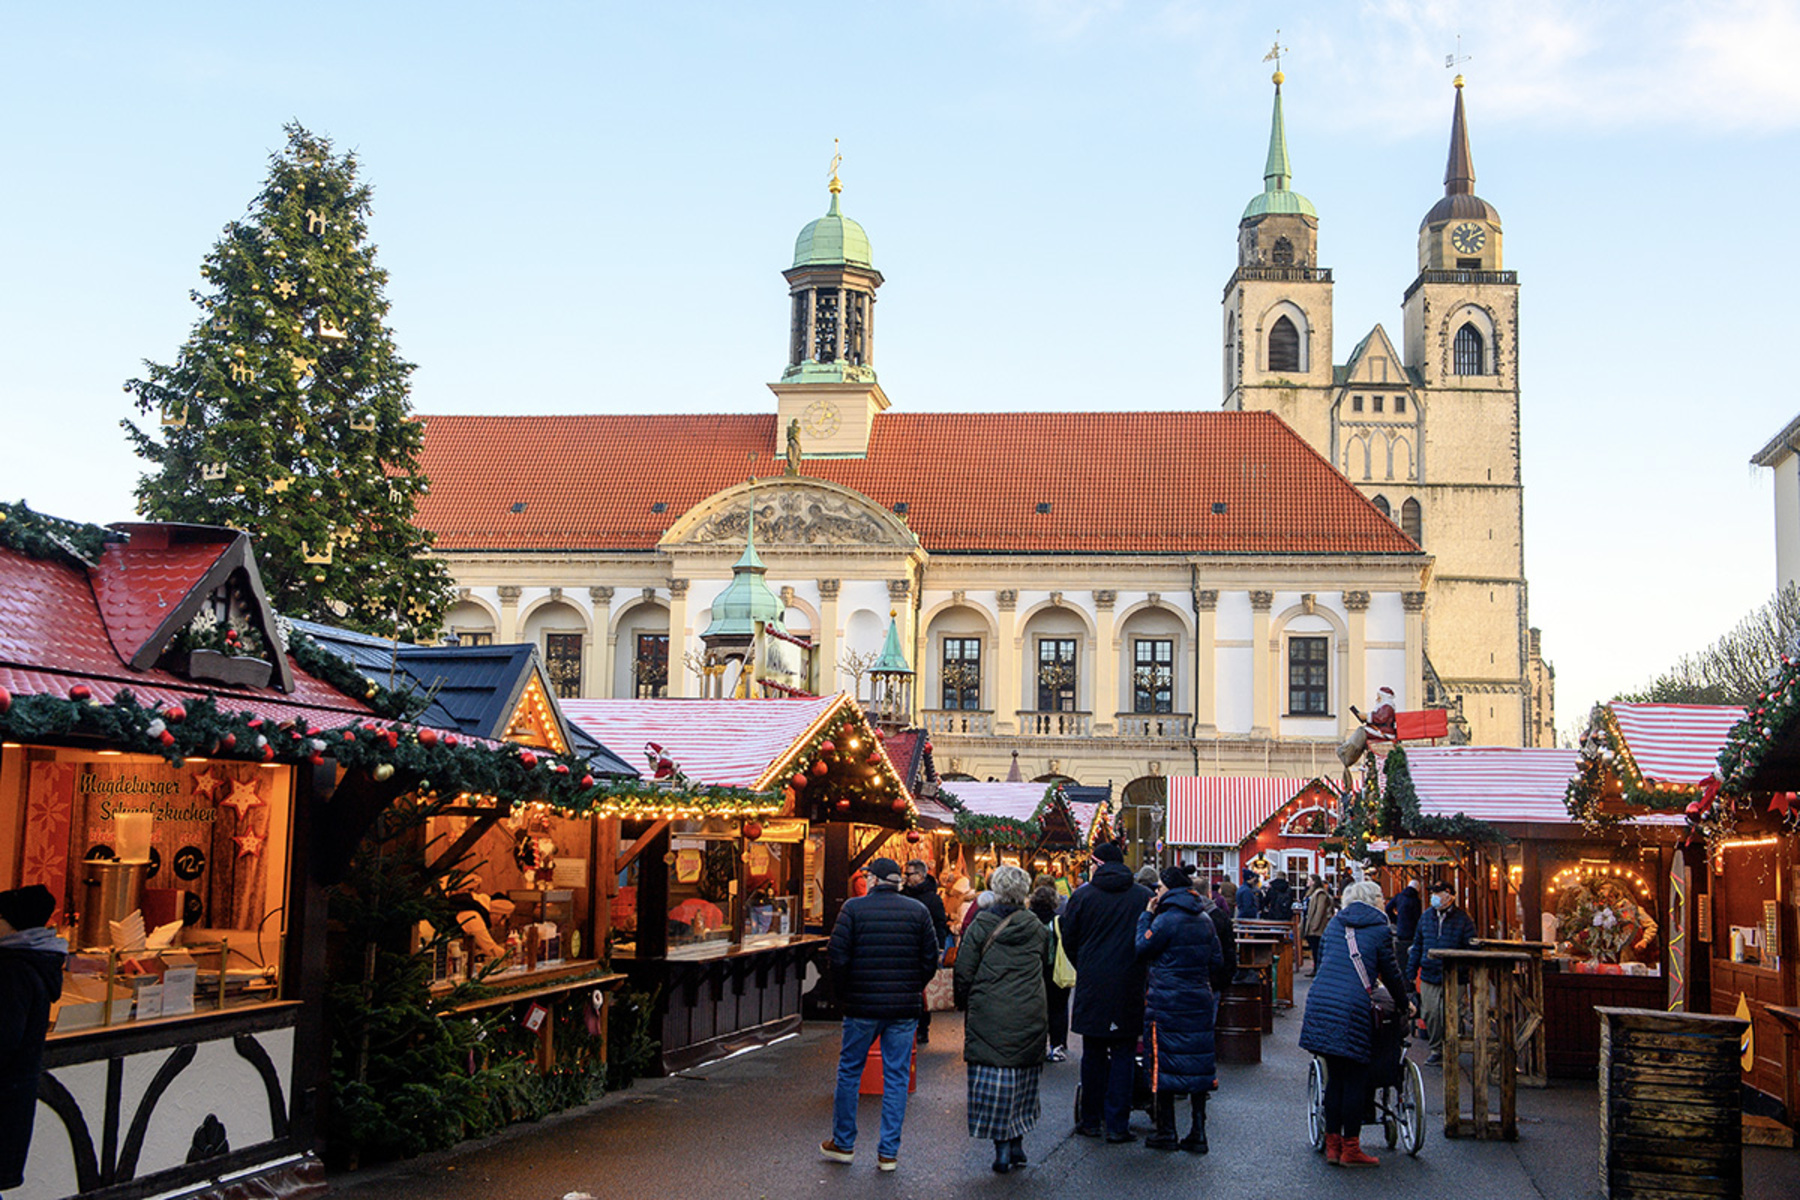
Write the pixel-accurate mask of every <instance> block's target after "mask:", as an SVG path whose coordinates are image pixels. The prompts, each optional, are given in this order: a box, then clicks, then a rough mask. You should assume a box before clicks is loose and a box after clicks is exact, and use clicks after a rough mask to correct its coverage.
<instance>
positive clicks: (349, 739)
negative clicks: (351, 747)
mask: <svg viewBox="0 0 1800 1200" xmlns="http://www.w3.org/2000/svg"><path fill="white" fill-rule="evenodd" d="M344 740H345V741H346V742H354V741H355V740H356V735H355V734H354V733H351V732H350V731H349V730H348V729H346V730H344Z"/></svg>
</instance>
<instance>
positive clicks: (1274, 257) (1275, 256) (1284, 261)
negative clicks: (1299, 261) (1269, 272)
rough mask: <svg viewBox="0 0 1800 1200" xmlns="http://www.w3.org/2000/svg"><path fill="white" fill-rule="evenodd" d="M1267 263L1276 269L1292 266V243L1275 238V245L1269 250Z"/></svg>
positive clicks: (1284, 239)
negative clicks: (1270, 263) (1272, 264)
mask: <svg viewBox="0 0 1800 1200" xmlns="http://www.w3.org/2000/svg"><path fill="white" fill-rule="evenodd" d="M1269 261H1270V262H1272V263H1274V264H1275V265H1276V266H1278V267H1291V266H1293V265H1294V243H1292V242H1290V241H1288V240H1287V239H1286V238H1284V237H1282V238H1276V239H1275V245H1274V246H1273V247H1272V248H1271V249H1270V250H1269Z"/></svg>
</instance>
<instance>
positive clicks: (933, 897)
mask: <svg viewBox="0 0 1800 1200" xmlns="http://www.w3.org/2000/svg"><path fill="white" fill-rule="evenodd" d="M900 894H901V895H902V896H910V897H912V898H913V899H914V900H917V901H918V902H919V903H920V904H923V905H924V906H925V911H926V912H928V913H930V914H931V927H932V928H933V929H934V930H936V931H937V940H938V949H939V950H942V949H943V948H944V947H945V946H947V945H949V944H950V915H949V914H948V913H946V912H945V911H944V897H943V895H942V894H941V893H940V891H939V889H938V881H937V880H936V879H934V878H932V876H931V867H930V865H929V864H927V863H926V862H925V861H924V860H923V859H918V858H915V859H913V860H912V861H911V862H909V863H907V864H906V881H905V882H904V883H902V884H901V885H900ZM930 1042H931V1010H930V1009H929V1008H924V1007H921V1008H920V1010H919V1045H921V1046H924V1045H928V1044H930Z"/></svg>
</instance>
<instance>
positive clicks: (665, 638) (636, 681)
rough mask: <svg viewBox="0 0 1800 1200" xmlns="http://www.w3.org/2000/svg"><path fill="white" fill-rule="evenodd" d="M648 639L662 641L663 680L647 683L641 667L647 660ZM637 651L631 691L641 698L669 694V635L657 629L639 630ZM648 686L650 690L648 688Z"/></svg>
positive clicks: (632, 663)
mask: <svg viewBox="0 0 1800 1200" xmlns="http://www.w3.org/2000/svg"><path fill="white" fill-rule="evenodd" d="M646 641H652V642H661V643H662V682H661V683H652V684H649V685H646V684H645V683H644V672H643V670H642V669H641V668H642V665H643V663H644V662H645V661H646V659H645V657H644V643H645V642H646ZM636 642H637V653H636V654H634V655H633V656H632V660H631V693H632V695H633V696H634V697H636V698H637V699H639V700H659V699H662V698H663V697H665V696H667V695H668V694H669V644H670V643H669V635H668V634H666V633H658V632H656V631H655V630H648V629H645V630H639V631H638V633H637V636H636ZM646 687H648V690H646Z"/></svg>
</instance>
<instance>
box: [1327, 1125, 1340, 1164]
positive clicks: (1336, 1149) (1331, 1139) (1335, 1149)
mask: <svg viewBox="0 0 1800 1200" xmlns="http://www.w3.org/2000/svg"><path fill="white" fill-rule="evenodd" d="M1343 1152H1344V1135H1343V1134H1341V1133H1328V1134H1326V1135H1325V1161H1326V1162H1328V1163H1330V1164H1331V1165H1332V1166H1334V1167H1335V1166H1337V1165H1338V1158H1339V1155H1341V1154H1342V1153H1343Z"/></svg>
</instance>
